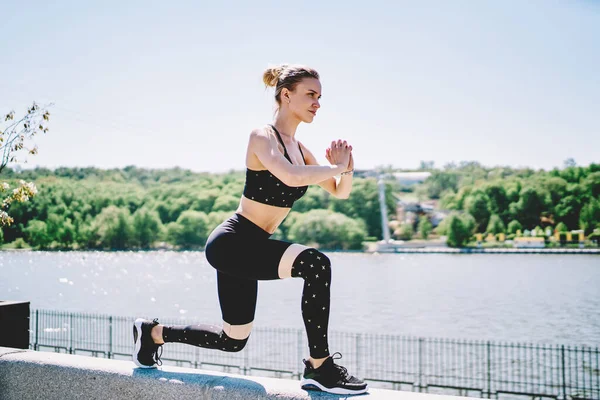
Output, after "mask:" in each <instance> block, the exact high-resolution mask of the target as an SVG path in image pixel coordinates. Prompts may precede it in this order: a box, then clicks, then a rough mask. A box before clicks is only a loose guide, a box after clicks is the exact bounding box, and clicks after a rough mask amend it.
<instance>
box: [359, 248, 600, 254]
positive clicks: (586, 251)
mask: <svg viewBox="0 0 600 400" xmlns="http://www.w3.org/2000/svg"><path fill="white" fill-rule="evenodd" d="M366 253H429V254H448V253H456V254H598V255H600V249H586V248H584V249H560V248H559V249H533V248H532V249H508V248H487V249H474V248H468V247H467V248H459V249H455V248H450V247H422V248H414V247H412V248H411V247H391V246H390V247H387V248H378V249H377V248H376V249H373V250H370V251H367V252H366Z"/></svg>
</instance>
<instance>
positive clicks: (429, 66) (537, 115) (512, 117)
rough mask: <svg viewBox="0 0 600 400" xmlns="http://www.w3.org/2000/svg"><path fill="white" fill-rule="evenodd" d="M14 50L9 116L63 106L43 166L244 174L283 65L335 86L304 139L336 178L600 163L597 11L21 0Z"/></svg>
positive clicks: (14, 13) (538, 0) (0, 101)
mask: <svg viewBox="0 0 600 400" xmlns="http://www.w3.org/2000/svg"><path fill="white" fill-rule="evenodd" d="M0 52H1V55H2V57H1V59H0V93H1V95H0V113H1V114H5V113H7V112H9V111H11V110H14V111H15V114H16V115H17V116H19V115H22V114H24V113H25V112H26V109H27V107H28V106H30V105H31V103H32V102H33V101H36V102H37V103H38V104H41V105H45V104H50V103H52V104H53V105H52V106H50V108H49V110H50V112H51V120H50V123H49V128H50V130H49V132H48V133H47V134H46V135H43V136H38V137H36V139H35V143H36V144H37V145H38V147H39V154H38V155H36V156H29V157H28V164H26V165H24V166H25V167H28V168H30V167H34V166H44V167H48V168H56V167H61V166H65V167H88V166H95V167H99V168H121V167H125V166H128V165H135V166H138V167H142V168H172V167H181V168H186V169H191V170H193V171H209V172H225V171H229V170H232V169H233V170H241V169H243V168H245V164H244V162H245V154H246V145H247V142H248V136H249V133H250V132H251V131H252V130H253V129H255V128H257V127H260V126H263V125H265V124H268V123H271V122H272V120H273V112H274V104H275V103H274V99H273V89H272V88H270V89H265V87H264V85H263V83H262V73H263V71H264V70H265V68H267V67H268V66H269V65H277V64H281V63H288V64H304V65H308V66H310V67H313V68H315V69H316V70H317V71H318V72H319V74H320V75H321V83H322V88H323V92H322V96H323V97H322V99H321V109H320V110H319V113H318V115H317V117H316V118H315V119H314V121H313V123H312V124H301V125H300V126H299V127H298V131H297V136H296V137H297V138H298V139H299V140H300V141H301V142H302V143H303V144H304V145H305V146H307V147H308V148H309V149H311V151H312V152H313V153H314V154H315V155H316V157H317V159H318V160H319V162H321V163H323V164H324V163H326V160H325V149H326V147H327V146H328V144H329V143H331V141H332V140H335V139H345V140H348V142H349V143H350V144H352V146H353V149H354V150H353V155H354V160H355V167H356V168H358V169H369V168H374V167H376V166H382V165H386V166H387V165H391V166H393V167H396V168H403V169H415V168H418V167H419V165H420V162H421V160H424V161H434V165H435V167H438V168H441V167H443V166H444V165H445V164H447V163H450V162H455V163H458V162H460V161H478V162H480V163H482V164H483V165H485V166H489V167H493V166H511V167H531V168H535V169H542V168H543V169H547V170H548V169H551V168H554V167H562V166H563V163H564V161H565V160H566V159H567V158H573V159H574V160H575V161H576V162H577V164H578V165H589V164H590V163H592V162H596V163H597V162H600V139H599V138H600V1H597V0H569V1H567V0H565V1H558V0H529V1H521V0H502V1H499V0H498V1H476V0H471V1H466V0H454V1H445V0H438V1H429V0H424V1H417V0H413V1H391V0H388V1H378V0H372V1H369V2H364V1H360V2H359V1H352V0H346V1H324V0H322V1H312V0H308V1H302V2H287V1H262V0H253V1H213V2H207V1H171V2H165V1H161V2H159V1H90V2H81V1H53V2H48V1H35V0H33V1H28V2H22V1H12V0H9V1H8V2H7V1H3V2H2V22H1V23H0ZM1 126H2V125H0V127H1Z"/></svg>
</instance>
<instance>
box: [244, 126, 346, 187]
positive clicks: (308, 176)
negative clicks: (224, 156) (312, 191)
mask: <svg viewBox="0 0 600 400" xmlns="http://www.w3.org/2000/svg"><path fill="white" fill-rule="evenodd" d="M248 146H249V147H250V150H251V151H252V152H253V153H254V154H255V155H256V156H257V157H258V159H259V161H260V162H261V163H262V165H263V166H264V167H265V168H266V169H268V170H269V171H270V172H271V173H272V174H273V175H275V176H276V177H277V178H278V179H279V180H280V181H282V182H283V183H285V184H286V185H288V186H292V187H298V186H307V185H313V184H317V183H319V182H322V181H324V180H326V179H328V178H331V177H333V176H335V175H337V174H339V173H341V172H342V171H344V170H345V169H346V165H347V164H344V163H343V162H340V163H339V164H337V165H330V166H320V165H306V166H305V165H293V164H291V163H290V162H289V161H288V160H287V159H286V158H285V157H284V156H283V154H281V152H280V151H279V150H278V141H277V139H276V138H275V136H274V135H269V134H268V132H266V130H262V129H255V130H254V131H252V133H251V134H250V143H249V145H248Z"/></svg>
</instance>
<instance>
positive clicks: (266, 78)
mask: <svg viewBox="0 0 600 400" xmlns="http://www.w3.org/2000/svg"><path fill="white" fill-rule="evenodd" d="M286 67H287V64H281V65H278V66H275V67H269V68H267V69H266V70H265V72H264V73H263V82H264V83H265V85H266V86H273V87H275V86H277V82H278V81H279V77H280V76H281V74H282V73H283V71H284V70H285V68H286Z"/></svg>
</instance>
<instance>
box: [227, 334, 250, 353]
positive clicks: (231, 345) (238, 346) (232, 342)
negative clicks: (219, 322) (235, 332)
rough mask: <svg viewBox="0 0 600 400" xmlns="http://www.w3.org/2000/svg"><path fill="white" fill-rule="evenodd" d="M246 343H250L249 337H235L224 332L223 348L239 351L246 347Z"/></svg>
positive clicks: (231, 351)
mask: <svg viewBox="0 0 600 400" xmlns="http://www.w3.org/2000/svg"><path fill="white" fill-rule="evenodd" d="M246 343H248V338H245V339H233V338H230V337H229V336H227V335H226V334H225V333H223V348H222V350H224V351H227V352H230V353H237V352H239V351H242V350H243V349H244V347H246Z"/></svg>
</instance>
